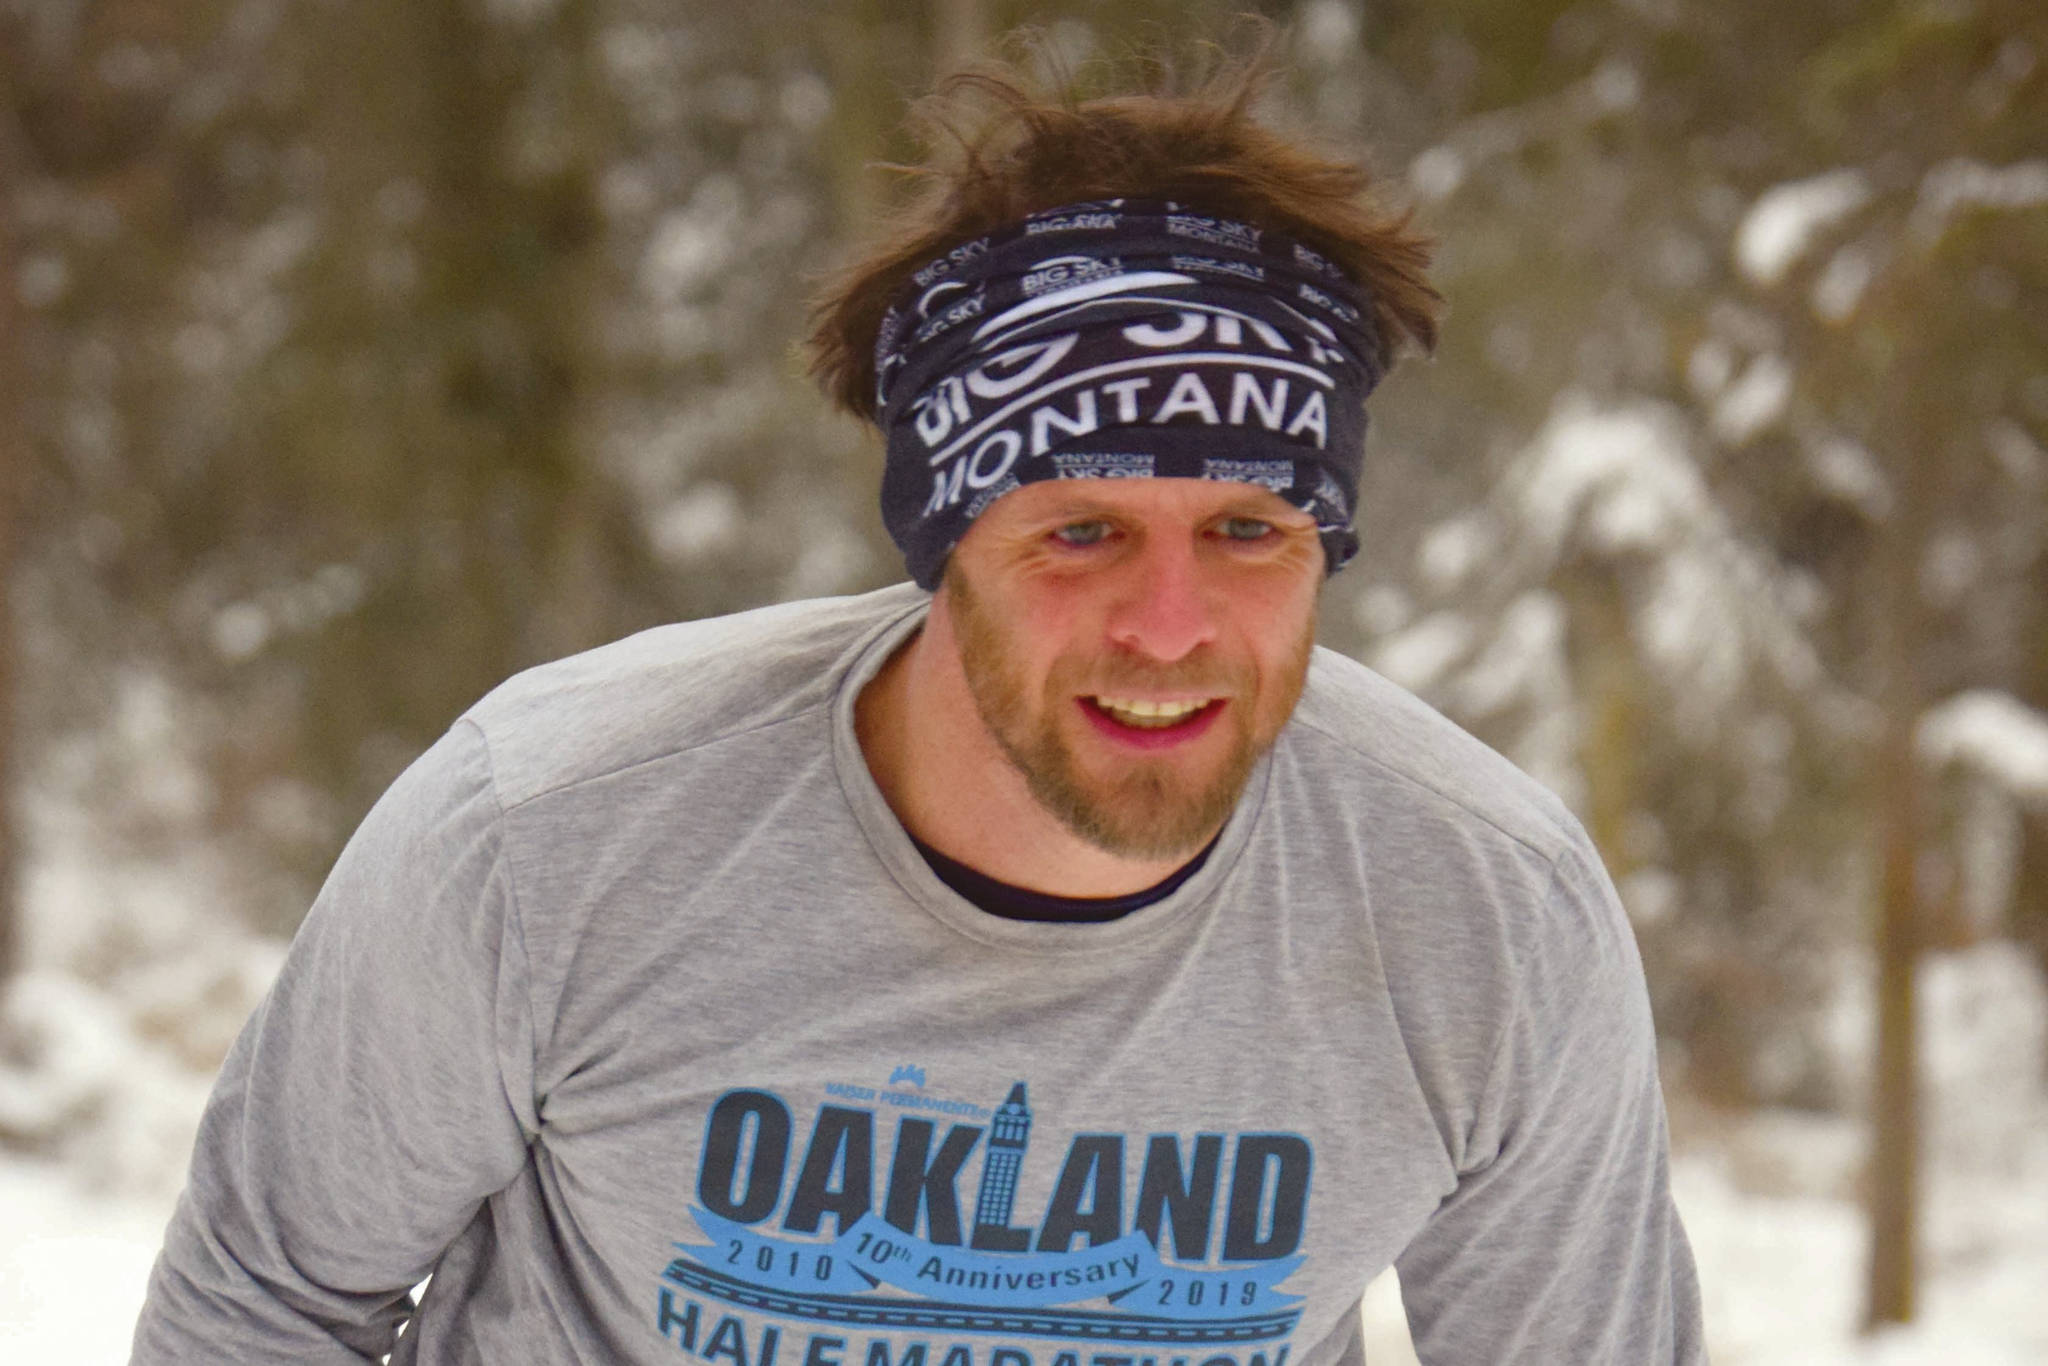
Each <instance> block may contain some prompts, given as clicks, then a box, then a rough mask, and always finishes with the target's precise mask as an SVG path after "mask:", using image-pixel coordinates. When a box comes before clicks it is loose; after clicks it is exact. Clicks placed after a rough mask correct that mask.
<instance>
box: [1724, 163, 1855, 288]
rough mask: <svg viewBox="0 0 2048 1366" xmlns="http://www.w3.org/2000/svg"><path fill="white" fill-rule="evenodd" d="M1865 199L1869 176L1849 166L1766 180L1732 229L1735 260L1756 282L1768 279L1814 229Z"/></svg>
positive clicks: (1796, 254) (1780, 274) (1792, 260)
mask: <svg viewBox="0 0 2048 1366" xmlns="http://www.w3.org/2000/svg"><path fill="white" fill-rule="evenodd" d="M1869 200H1870V182H1869V181H1868V180H1866V179H1865V178H1864V175H1863V172H1861V171H1859V170H1856V169H1854V168H1852V167H1843V168H1841V169H1839V170H1834V171H1828V172H1825V173H1823V174H1821V175H1817V176H1812V177H1810V178H1808V179H1806V180H1794V181H1788V182H1787V183H1785V184H1783V185H1775V186H1772V187H1771V188H1770V189H1768V190H1765V191H1764V192H1763V193H1762V194H1760V195H1758V196H1757V198H1756V202H1755V203H1754V204H1752V205H1750V207H1749V212H1748V213H1747V214H1745V215H1743V219H1742V223H1741V225H1740V226H1739V227H1737V228H1736V230H1735V262H1736V264H1737V265H1739V266H1740V267H1741V268H1742V273H1743V274H1744V275H1747V276H1748V277H1749V278H1750V279H1751V280H1753V281H1754V282H1756V283H1757V284H1759V285H1764V286H1770V285H1774V284H1776V283H1777V282H1778V281H1779V280H1781V279H1782V278H1784V275H1785V272H1786V271H1788V270H1790V269H1791V268H1792V266H1793V265H1794V264H1796V263H1797V262H1798V260H1799V258H1800V257H1801V256H1803V255H1804V254H1805V253H1806V249H1807V247H1808V246H1809V245H1810V244H1811V243H1812V241H1813V239H1814V237H1815V236H1816V235H1817V234H1819V233H1820V232H1821V231H1822V230H1823V229H1825V228H1827V227H1828V226H1829V225H1830V224H1833V223H1835V222H1838V221H1839V220H1841V219H1843V218H1846V217H1848V216H1849V215H1850V214H1852V213H1854V212H1856V210H1858V209H1860V208H1862V207H1863V206H1864V205H1865V204H1866V203H1868V202H1869Z"/></svg>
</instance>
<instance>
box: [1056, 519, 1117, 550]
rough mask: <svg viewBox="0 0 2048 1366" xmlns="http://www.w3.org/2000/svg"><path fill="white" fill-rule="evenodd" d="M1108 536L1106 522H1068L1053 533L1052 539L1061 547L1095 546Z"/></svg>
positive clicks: (1107, 524)
mask: <svg viewBox="0 0 2048 1366" xmlns="http://www.w3.org/2000/svg"><path fill="white" fill-rule="evenodd" d="M1107 535H1109V523H1108V522H1069V523H1067V524H1066V525H1065V526H1063V527H1061V528H1060V529H1059V530H1058V531H1055V532H1054V533H1053V538H1054V539H1055V540H1057V541H1059V542H1060V543H1061V544H1062V545H1070V546H1086V545H1095V544H1096V543H1098V542H1099V541H1101V540H1102V538H1103V537H1105V536H1107Z"/></svg>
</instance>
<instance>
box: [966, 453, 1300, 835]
mask: <svg viewBox="0 0 2048 1366" xmlns="http://www.w3.org/2000/svg"><path fill="white" fill-rule="evenodd" d="M1322 579H1323V552H1322V544H1321V542H1320V541H1319V540H1318V538H1317V535H1316V529H1315V522H1314V519H1313V518H1311V517H1309V516H1308V515H1307V514H1306V513H1303V512H1300V511H1298V510H1297V509H1295V508H1293V507H1291V506H1289V505H1288V504H1287V503H1285V502H1284V501H1282V500H1281V499H1280V498H1279V497H1278V496H1277V495H1275V494H1273V493H1272V492H1270V491H1269V490H1266V489H1262V488H1258V487H1256V486H1253V485H1248V484H1227V483H1220V482H1215V481H1209V480H1199V479H1119V480H1109V479H1091V480H1051V481H1046V482H1043V483H1036V484H1028V485H1026V486H1025V487H1023V488H1021V489H1018V490H1016V491H1015V492H1012V493H1009V494H1006V495H1005V496H1003V497H1002V498H1001V499H999V500H998V501H997V502H996V503H995V504H994V505H993V506H991V507H990V508H989V510H988V511H987V512H985V513H984V514H982V516H981V517H980V518H979V519H977V520H976V522H975V523H974V525H973V527H972V528H970V529H969V531H968V533H967V535H966V536H965V537H964V538H963V539H962V540H961V542H960V544H959V545H958V546H957V547H955V549H954V551H953V554H952V558H951V560H950V562H949V563H948V565H947V568H946V578H945V583H944V585H943V586H942V588H941V594H942V598H943V606H944V609H945V610H946V611H947V612H948V613H949V615H950V619H951V624H952V631H953V635H954V637H955V639H956V640H957V642H958V644H959V650H960V663H961V667H962V670H963V671H964V673H965V675H966V679H967V687H968V691H969V693H970V694H971V695H972V697H973V699H974V705H975V708H976V710H977V711H978V712H979V713H980V715H981V720H982V723H983V725H985V726H986V727H987V729H988V731H989V733H990V735H991V736H993V737H994V739H995V741H996V743H997V745H998V746H1000V747H1001V749H1002V750H1003V752H1004V753H1005V754H1006V755H1008V757H1009V759H1010V761H1011V762H1012V763H1013V764H1014V765H1016V767H1017V769H1018V770H1019V771H1020V772H1021V773H1022V774H1023V776H1024V779H1025V781H1026V783H1027V785H1028V786H1029V788H1030V790H1031V793H1032V795H1033V796H1034V797H1035V798H1036V799H1037V800H1038V802H1039V804H1040V805H1042V806H1043V807H1045V809H1046V810H1048V811H1049V812H1051V813H1052V814H1053V815H1054V816H1056V817H1057V818H1058V819H1059V820H1060V821H1061V822H1062V823H1063V824H1065V825H1066V826H1067V828H1068V829H1070V830H1072V831H1073V832H1074V833H1075V834H1077V835H1079V836H1080V837H1081V838H1083V839H1085V840H1087V841H1089V842H1090V843H1091V844H1094V845H1095V846H1097V847H1098V848H1100V849H1103V850H1105V851H1107V852H1109V853H1112V854H1116V855H1118V856H1120V857H1124V858H1132V859H1154V860H1163V859H1168V858H1181V857H1185V856H1188V855H1191V854H1193V853H1194V851H1195V850H1197V849H1199V848H1200V847H1201V845H1202V844H1203V843H1204V842H1206V841H1207V840H1208V839H1209V838H1210V836H1211V835H1213V834H1214V833H1215V831H1216V830H1217V829H1218V828H1219V827H1220V826H1221V824H1222V822H1223V821H1224V820H1225V819H1226V818H1227V817H1228V816H1229V814H1230V811H1231V809H1232V808H1233V807H1234V806H1235V805H1236V803H1237V798H1238V795H1239V794H1240V793H1241V792H1242V791H1243V790H1244V784H1245V780H1246V779H1247V778H1248V777H1249V776H1250V773H1251V768H1252V764H1253V763H1254V761H1255V760H1257V758H1258V757H1259V755H1261V754H1263V753H1264V752H1265V751H1266V749H1267V748H1268V747H1270V746H1271V745H1272V743H1273V741H1274V739H1275V738H1276V737H1277V736H1278V735H1279V733H1280V728H1281V726H1283V725H1284V724H1286V721H1287V718H1288V716H1289V715H1290V714H1291V713H1292V712H1293V710H1294V704H1295V702H1296V701H1297V700H1298V699H1299V698H1300V696H1301V687H1302V681H1303V678H1304V676H1305V675H1306V673H1307V670H1308V660H1309V650H1310V646H1311V645H1312V644H1313V642H1314V637H1315V604H1316V594H1317V591H1318V590H1319V588H1320V586H1321V584H1322Z"/></svg>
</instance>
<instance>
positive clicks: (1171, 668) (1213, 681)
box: [1053, 657, 1253, 697]
mask: <svg viewBox="0 0 2048 1366" xmlns="http://www.w3.org/2000/svg"><path fill="white" fill-rule="evenodd" d="M1053 682H1054V683H1055V684H1056V686H1057V687H1058V688H1059V689H1060V691H1062V692H1074V693H1085V694H1089V695H1092V696H1104V695H1107V696H1112V697H1114V696H1119V695H1122V694H1127V693H1132V692H1177V693H1198V694H1203V695H1206V696H1210V697H1236V696H1241V695H1243V694H1246V693H1248V692H1250V691H1251V687H1252V682H1253V678H1252V671H1251V669H1249V668H1248V667H1246V666H1244V665H1241V664H1235V665H1234V664H1228V663H1225V662H1224V661H1222V660H1217V659H1203V658H1196V657H1190V658H1188V659H1180V660H1175V661H1174V662H1173V663H1171V664H1159V663H1155V662H1149V661H1146V660H1141V659H1118V660H1089V661H1085V662H1084V661H1078V660H1077V661H1074V662H1073V663H1072V664H1070V665H1069V664H1062V665H1060V666H1059V667H1056V668H1055V669H1054V670H1053Z"/></svg>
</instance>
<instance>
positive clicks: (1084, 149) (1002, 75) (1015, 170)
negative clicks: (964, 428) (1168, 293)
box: [809, 30, 1443, 420]
mask: <svg viewBox="0 0 2048 1366" xmlns="http://www.w3.org/2000/svg"><path fill="white" fill-rule="evenodd" d="M1025 44H1026V46H1027V48H1028V49H1030V50H1031V51H1033V52H1036V53H1038V54H1040V55H1043V53H1044V51H1045V45H1044V44H1043V43H1042V42H1034V40H1032V39H1029V38H1027V39H1026V40H1025ZM1271 48H1272V41H1271V33H1270V30H1263V31H1261V33H1260V35H1259V42H1258V44H1257V46H1256V47H1255V48H1254V50H1253V51H1252V52H1251V54H1250V55H1249V56H1246V57H1242V58H1237V59H1229V60H1221V61H1212V62H1210V63H1209V70H1208V71H1206V72H1205V73H1202V74H1200V75H1199V76H1198V77H1197V79H1196V80H1195V81H1194V82H1193V88H1192V89H1191V90H1189V91H1188V92H1186V93H1175V92H1174V90H1173V86H1174V85H1175V84H1176V76H1175V72H1174V69H1173V66H1172V63H1171V62H1170V61H1169V60H1167V59H1165V58H1164V57H1162V56H1160V55H1158V54H1151V55H1148V56H1145V57H1141V58H1140V59H1139V63H1140V64H1141V65H1142V67H1143V68H1144V71H1143V77H1144V85H1145V86H1146V87H1147V88H1145V89H1144V90H1143V91H1142V93H1124V94H1114V95H1109V96H1104V97H1101V98H1094V99H1082V98H1080V97H1079V96H1078V94H1077V93H1076V88H1075V86H1076V82H1075V80H1074V78H1073V77H1072V76H1071V75H1070V74H1062V75H1060V76H1058V77H1056V78H1055V79H1054V81H1053V82H1051V84H1053V86H1054V88H1053V89H1052V90H1050V91H1041V90H1040V89H1039V86H1040V84H1041V83H1040V82H1038V81H1034V80H1033V79H1032V78H1031V77H1029V76H1028V75H1026V74H1025V71H1024V68H1023V66H1022V64H1021V63H1018V62H983V63H978V64H976V65H974V66H970V67H968V68H966V69H964V70H962V71H959V72H956V73H955V74H953V75H951V76H948V77H946V78H945V79H944V80H942V81H941V82H940V83H939V85H938V87H937V89H936V90H935V91H934V92H933V93H932V94H931V95H929V96H927V97H925V99H923V100H921V101H919V102H918V103H917V104H916V105H915V106H913V108H912V114H911V118H912V128H913V131H914V132H916V133H917V135H918V137H919V140H920V142H921V143H922V144H923V146H924V148H925V150H926V160H925V163H924V164H923V165H919V166H898V165H892V166H890V167H888V169H891V170H895V171H899V172H903V173H905V174H907V175H908V176H910V177H912V178H913V179H914V180H915V181H917V182H919V184H918V190H919V192H918V194H917V195H916V196H915V197H914V199H913V200H912V201H911V202H910V203H909V204H907V205H906V206H905V207H904V208H903V209H902V210H900V211H899V212H898V213H897V214H896V215H895V216H894V217H893V218H892V219H891V220H890V222H889V223H888V225H887V226H886V228H885V230H884V232H883V234H882V236H881V238H880V239H879V240H878V241H877V242H876V243H874V244H873V245H872V246H870V247H869V248H868V250H867V251H866V252H865V253H864V254H863V255H862V256H861V257H860V259H858V260H856V261H854V262H853V263H852V264H850V265H848V266H846V267H845V268H844V269H842V270H841V271H840V272H839V273H838V274H837V275H836V276H834V277H833V278H831V279H830V280H829V281H828V282H827V284H826V287H825V289H824V292H823V293H822V294H821V295H820V296H819V298H818V299H817V300H816V301H815V303H814V304H813V305H812V310H811V319H812V326H811V335H810V341H809V350H810V359H811V373H812V374H813V376H815V377H816V379H817V380H818V382H819V384H820V385H821V386H822V387H823V388H824V390H825V393H826V395H827V397H829V398H830V399H831V400H832V401H833V402H834V403H835V404H836V405H837V406H838V407H840V408H841V409H843V410H845V411H846V412H848V413H851V414H853V415H854V416H856V417H861V418H867V419H869V420H872V419H873V418H874V415H875V394H874V387H875V362H874V343H875V334H876V332H877V331H878V330H879V329H880V327H881V323H882V315H883V313H884V312H885V311H886V310H887V308H888V304H889V301H890V300H891V299H892V298H893V297H894V296H895V294H896V292H897V289H898V288H899V287H900V286H901V284H902V283H903V280H904V278H905V277H906V276H908V275H909V274H910V273H911V272H912V271H913V270H915V269H917V268H918V267H919V266H921V265H922V264H924V263H925V262H926V261H928V260H930V259H931V258H933V257H935V256H938V255H939V254H940V253H942V252H944V251H945V250H947V249H948V248H949V247H952V246H955V245H958V244H959V243H961V242H965V241H969V240H971V239H972V238H975V237H977V236H979V235H981V234H982V233H985V232H988V231H991V230H993V229H995V228H999V227H1002V226H1004V225H1006V224H1009V223H1014V222H1016V221H1018V220H1019V219H1022V218H1024V217H1025V216H1026V215H1028V214H1032V213H1036V212H1038V211H1040V210H1043V209H1050V208H1055V207H1057V206H1059V205H1062V204H1071V203H1075V202H1077V201H1081V200H1090V199H1108V198H1116V197H1129V198H1145V199H1172V200H1177V201H1182V202H1186V203H1189V204H1193V205H1195V206H1196V207H1199V208H1201V209H1203V210H1205V211H1207V212H1210V213H1214V214H1219V215H1224V216H1228V217H1232V218H1239V219H1242V220H1244V221H1246V222H1249V223H1252V224H1254V225H1255V226H1258V227H1262V228H1266V229H1268V230H1271V231H1275V232H1279V233H1282V234H1285V235H1287V236H1290V237H1293V238H1295V239H1296V240H1298V241H1300V242H1302V243H1303V244H1304V245H1306V246H1309V247H1311V248H1313V249H1314V250H1316V251H1319V252H1321V253H1322V254H1323V255H1325V256H1327V257H1329V258H1330V259H1331V260H1333V261H1335V262H1337V263H1338V264H1340V265H1341V266H1343V267H1344V269H1345V270H1346V271H1347V272H1348V273H1349V274H1350V275H1351V276H1352V278H1354V279H1355V280H1357V281H1358V283H1359V284H1360V285H1361V286H1363V288H1364V289H1365V291H1366V293H1367V295H1368V296H1369V297H1370V298H1371V300H1372V305H1373V319H1372V322H1373V326H1372V329H1371V330H1372V333H1373V337H1374V340H1375V342H1376V344H1377V346H1378V350H1379V355H1378V356H1377V357H1376V359H1377V360H1378V361H1379V362H1380V363H1381V364H1382V365H1384V364H1386V363H1388V362H1389V361H1391V360H1392V358H1393V356H1394V353H1395V352H1396V351H1397V350H1398V349H1399V347H1400V345H1401V343H1402V341H1403V340H1404V339H1406V340H1408V341H1411V342H1413V343H1415V344H1416V345H1418V346H1420V347H1422V348H1424V349H1425V350H1426V349H1429V348H1431V347H1434V345H1435V344H1436V320H1437V314H1438V312H1439V310H1440V308H1441V306H1442V302H1443V300H1442V296H1441V295H1439V294H1438V293H1437V291H1436V289H1435V288H1434V287H1433V286H1431V284H1430V283H1429V280H1428V278H1427V276H1426V274H1425V273H1424V272H1425V269H1426V267H1427V266H1428V264H1429V256H1430V243H1429V240H1428V239H1427V238H1426V237H1424V236H1423V235H1422V234H1421V233H1419V232H1417V231H1415V230H1414V229H1412V228H1411V227H1410V221H1409V220H1410V216H1409V215H1408V214H1406V213H1401V214H1392V213H1387V212H1384V211H1382V210H1380V209H1378V208H1376V207H1375V206H1373V205H1372V204H1371V203H1370V202H1369V201H1368V200H1367V198H1366V191H1367V189H1368V188H1369V185H1370V178H1369V177H1368V176H1367V175H1366V173H1365V172H1364V171H1363V170H1361V169H1360V168H1359V167H1357V166H1356V165H1354V164H1352V163H1350V162H1347V161H1338V160H1335V159H1333V158H1331V157H1327V156H1324V155H1321V154H1319V153H1317V152H1314V151H1311V150H1309V149H1307V148H1305V147H1302V146H1300V145H1298V144H1296V143H1293V142H1290V141H1288V140H1287V139H1285V138H1283V137H1281V136H1279V135H1278V134H1276V133H1275V132H1273V131H1272V130H1271V129H1269V128H1266V127H1265V126H1263V125H1262V124H1260V123H1258V122H1257V121H1256V120H1255V119H1254V118H1253V116H1252V112H1251V106H1252V104H1253V102H1254V101H1255V100H1256V99H1257V98H1258V96H1259V95H1260V93H1261V92H1262V91H1263V90H1265V88H1266V87H1267V86H1268V85H1269V84H1270V82H1271V80H1272V79H1273V77H1274V75H1275V74H1276V71H1277V67H1276V65H1275V63H1274V62H1273V60H1272V58H1271V56H1270V52H1271Z"/></svg>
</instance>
